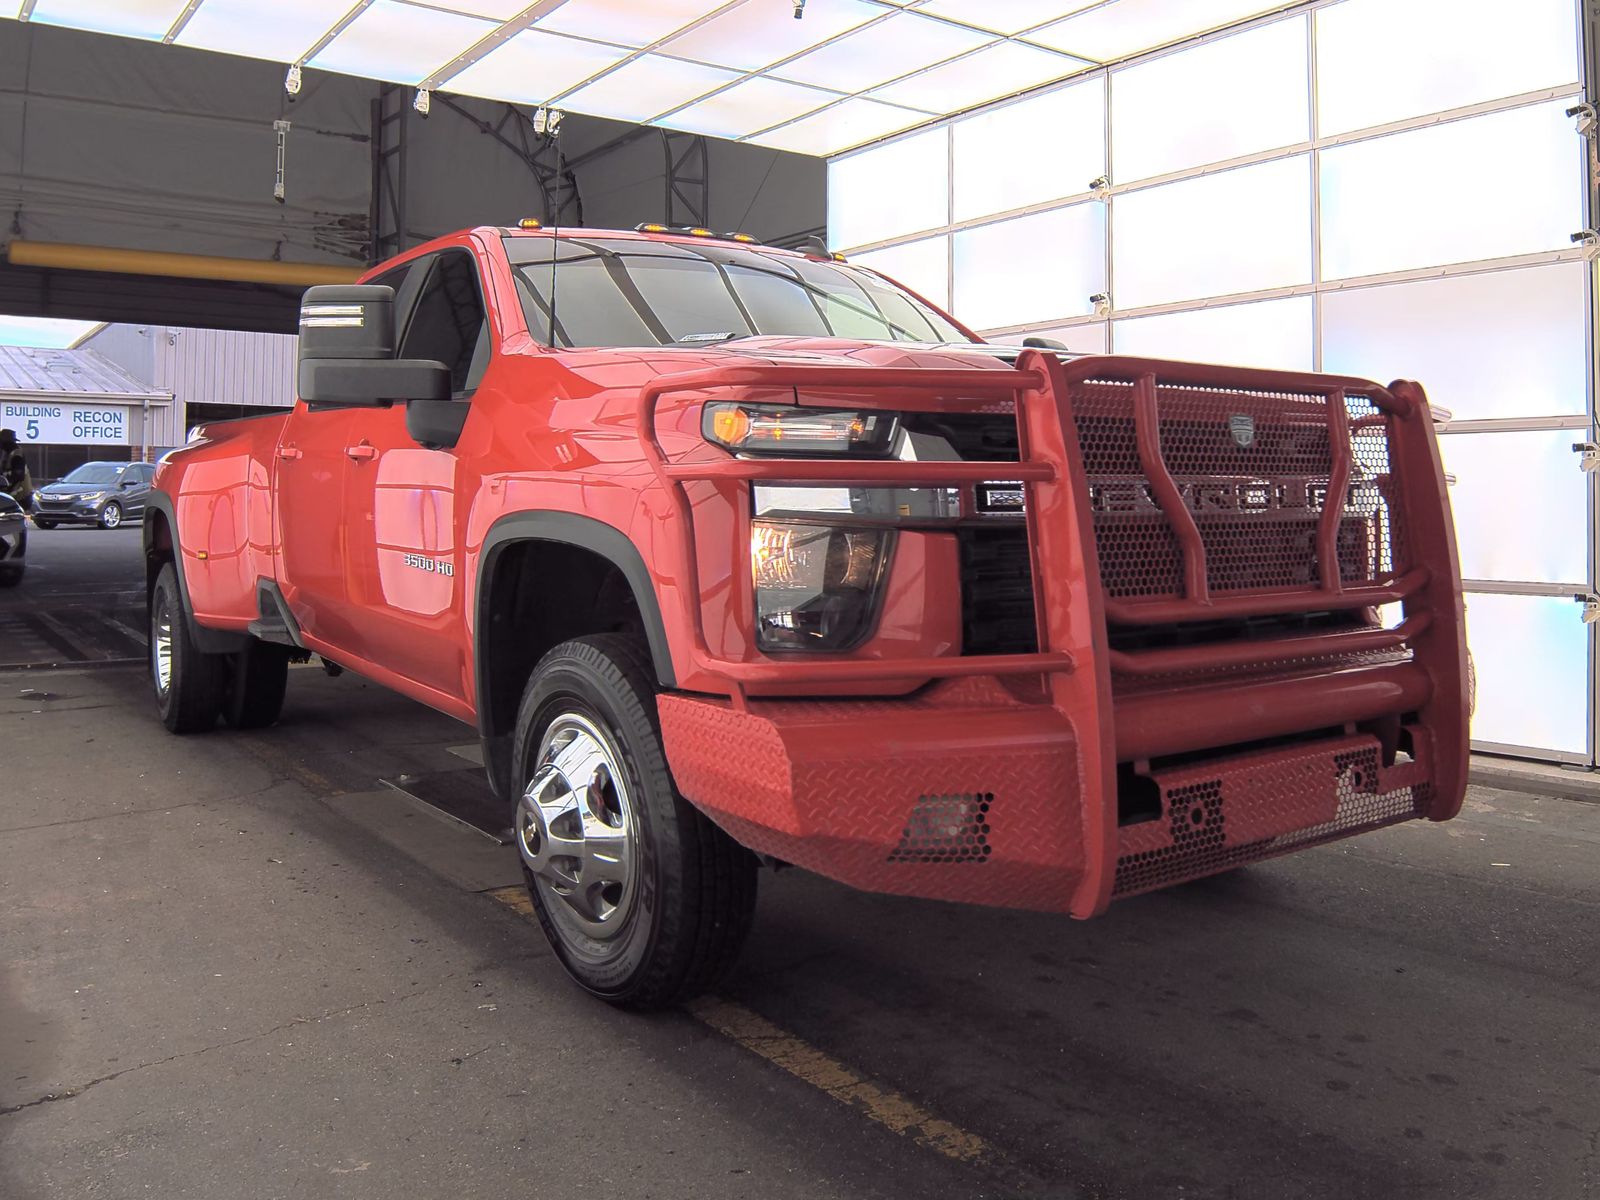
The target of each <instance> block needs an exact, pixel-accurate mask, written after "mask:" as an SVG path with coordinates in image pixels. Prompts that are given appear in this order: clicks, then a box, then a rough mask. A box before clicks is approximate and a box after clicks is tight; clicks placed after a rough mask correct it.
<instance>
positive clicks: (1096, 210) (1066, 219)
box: [953, 200, 1106, 330]
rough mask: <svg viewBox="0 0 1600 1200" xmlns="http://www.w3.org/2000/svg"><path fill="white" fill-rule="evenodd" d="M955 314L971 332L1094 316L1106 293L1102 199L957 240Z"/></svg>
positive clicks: (960, 235)
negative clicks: (1098, 297) (1095, 298)
mask: <svg viewBox="0 0 1600 1200" xmlns="http://www.w3.org/2000/svg"><path fill="white" fill-rule="evenodd" d="M955 237H956V245H955V290H954V297H955V305H954V309H953V311H954V313H955V315H956V316H957V317H959V318H960V319H961V320H962V321H963V322H964V323H965V324H966V325H968V326H969V327H970V328H972V329H980V330H982V329H997V328H1000V327H1002V326H1005V325H1027V324H1031V323H1034V322H1038V321H1048V320H1051V319H1052V318H1059V317H1077V316H1087V315H1088V314H1089V313H1091V312H1093V311H1094V305H1093V304H1092V303H1091V302H1090V300H1089V297H1090V296H1092V295H1094V294H1095V293H1096V292H1101V291H1104V290H1105V283H1106V208H1105V205H1103V204H1101V203H1100V202H1099V201H1098V200H1090V201H1086V202H1085V203H1083V204H1074V205H1072V206H1071V207H1069V208H1060V209H1056V210H1055V211H1053V212H1044V213H1038V214H1036V215H1034V216H1031V217H1017V218H1015V219H1014V220H1010V221H1000V222H997V223H996V224H993V225H981V226H979V227H978V228H977V229H966V230H963V231H961V232H960V233H958V234H956V235H955Z"/></svg>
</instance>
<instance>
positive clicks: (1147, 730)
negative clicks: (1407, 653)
mask: <svg viewBox="0 0 1600 1200" xmlns="http://www.w3.org/2000/svg"><path fill="white" fill-rule="evenodd" d="M1432 692H1433V686H1432V684H1431V683H1430V681H1429V679H1428V673H1427V671H1425V670H1423V668H1421V667H1419V666H1417V665H1415V664H1414V663H1401V664H1398V665H1396V666H1390V667H1351V668H1348V669H1346V670H1343V671H1335V672H1331V673H1326V674H1317V675H1315V676H1311V677H1306V678H1300V679H1273V680H1267V681H1263V682H1257V683H1235V684H1224V685H1219V686H1211V687H1182V688H1174V689H1173V690H1172V691H1169V692H1150V693H1147V694H1142V695H1136V696H1123V697H1120V698H1118V699H1117V700H1116V701H1115V706H1116V742H1117V761H1118V762H1135V761H1138V760H1141V759H1151V758H1160V757H1162V756H1163V755H1168V754H1187V753H1190V752H1192V751H1195V750H1212V749H1215V748H1217V747H1218V746H1229V745H1236V744H1238V743H1240V742H1249V741H1255V740H1256V739H1258V738H1269V737H1281V736H1283V735H1284V734H1291V733H1302V734H1303V733H1305V732H1306V731H1307V730H1311V729H1324V728H1327V727H1329V726H1334V725H1343V724H1344V723H1345V722H1347V721H1370V720H1372V719H1374V718H1376V717H1384V716H1389V715H1391V714H1394V713H1405V712H1412V711H1414V710H1416V709H1419V708H1421V707H1422V706H1423V705H1424V704H1425V703H1427V701H1428V698H1429V696H1431V695H1432Z"/></svg>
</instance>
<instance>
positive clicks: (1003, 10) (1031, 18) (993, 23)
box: [806, 0, 1098, 36]
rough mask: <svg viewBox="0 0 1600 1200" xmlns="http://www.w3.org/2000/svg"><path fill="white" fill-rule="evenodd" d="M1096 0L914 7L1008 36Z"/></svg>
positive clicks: (967, 0) (1001, 0)
mask: <svg viewBox="0 0 1600 1200" xmlns="http://www.w3.org/2000/svg"><path fill="white" fill-rule="evenodd" d="M1097 2H1098V0H983V3H982V4H974V3H973V2H972V0H928V2H927V3H926V4H923V5H921V6H920V7H919V8H918V9H917V11H918V12H929V13H934V14H935V15H937V16H941V17H949V18H950V19H951V20H952V21H962V22H965V23H966V24H968V25H978V26H981V27H982V28H984V29H992V30H994V31H995V32H996V33H1003V34H1006V35H1007V36H1010V35H1011V34H1014V33H1021V32H1022V31H1023V30H1024V29H1032V28H1033V27H1034V26H1036V25H1043V24H1045V23H1046V22H1049V21H1055V20H1058V19H1059V18H1061V17H1064V16H1066V15H1067V14H1068V13H1073V12H1077V11H1079V10H1080V9H1085V8H1088V7H1090V6H1091V5H1093V4H1095V3H1097ZM810 19H811V18H810V17H809V16H808V17H807V18H806V20H808V21H809V20H810Z"/></svg>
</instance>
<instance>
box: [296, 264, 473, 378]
mask: <svg viewBox="0 0 1600 1200" xmlns="http://www.w3.org/2000/svg"><path fill="white" fill-rule="evenodd" d="M299 391H300V399H302V400H304V401H305V402H306V403H307V404H337V405H351V406H370V407H381V406H384V405H389V404H392V403H394V402H395V401H398V400H448V399H449V398H450V369H449V368H448V367H446V366H445V365H444V364H443V363H440V362H434V361H432V360H430V359H420V358H417V359H406V358H399V359H397V358H395V357H394V289H393V288H392V287H388V286H385V285H382V284H376V285H375V284H350V285H346V284H327V285H323V286H321V287H313V288H307V289H306V294H305V297H304V298H303V299H302V300H301V301H300V365H299Z"/></svg>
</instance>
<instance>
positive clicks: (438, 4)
mask: <svg viewBox="0 0 1600 1200" xmlns="http://www.w3.org/2000/svg"><path fill="white" fill-rule="evenodd" d="M282 2H283V0H272V7H273V8H277V7H278V6H279V5H280V4H281V3H282ZM201 3H202V4H210V3H211V0H201ZM428 6H429V7H430V8H447V9H449V10H450V11H451V12H458V13H465V14H466V15H467V16H469V17H488V18H489V19H490V20H494V21H509V20H510V19H511V18H512V17H514V16H516V15H517V14H518V13H520V12H521V11H522V10H523V9H525V8H527V7H528V5H527V4H526V2H525V0H429V5H428ZM323 7H324V8H326V7H327V5H323Z"/></svg>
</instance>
